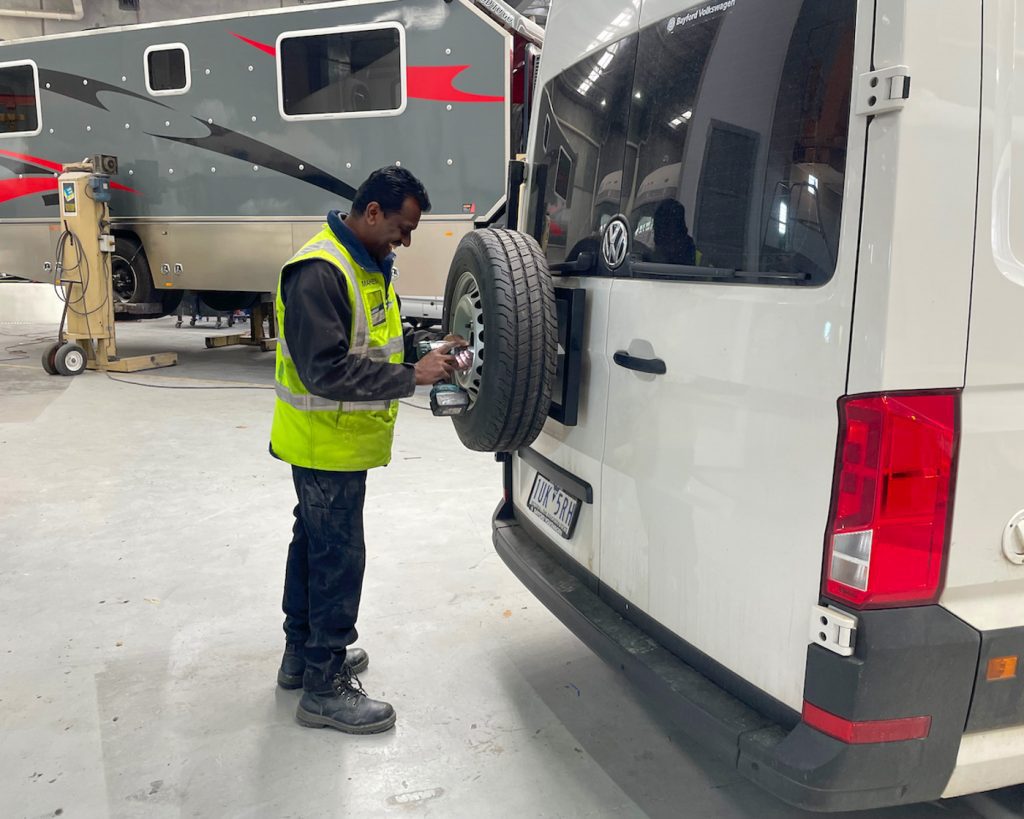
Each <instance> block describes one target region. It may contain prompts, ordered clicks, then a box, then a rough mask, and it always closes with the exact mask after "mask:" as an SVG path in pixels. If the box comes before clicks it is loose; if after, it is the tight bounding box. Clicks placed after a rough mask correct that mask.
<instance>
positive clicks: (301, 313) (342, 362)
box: [270, 167, 465, 734]
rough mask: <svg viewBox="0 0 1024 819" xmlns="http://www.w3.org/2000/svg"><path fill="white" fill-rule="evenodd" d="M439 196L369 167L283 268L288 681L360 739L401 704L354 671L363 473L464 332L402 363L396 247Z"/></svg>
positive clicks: (304, 708)
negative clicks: (290, 504) (343, 203)
mask: <svg viewBox="0 0 1024 819" xmlns="http://www.w3.org/2000/svg"><path fill="white" fill-rule="evenodd" d="M428 210H430V199H429V197H428V196H427V192H426V190H425V189H424V188H423V185H422V184H421V183H420V181H419V180H418V179H416V177H415V176H413V175H412V174H411V173H409V171H407V170H405V169H404V168H401V167H389V168H382V169H381V170H378V171H375V172H374V173H372V174H370V176H369V178H368V179H367V180H366V181H365V182H364V183H363V184H362V185H361V186H360V188H359V190H358V191H356V195H355V199H354V200H353V202H352V212H351V213H350V214H348V215H347V216H342V214H341V213H339V212H338V211H332V212H331V213H329V214H328V215H327V224H326V225H325V226H324V228H323V229H322V230H321V231H320V232H319V233H318V234H317V235H316V236H314V237H313V238H312V239H310V240H309V241H308V242H307V243H306V245H305V246H304V247H303V248H302V249H301V250H299V252H298V253H296V254H295V256H293V257H292V258H291V259H290V260H289V261H288V262H286V263H285V265H284V267H283V268H282V270H281V280H280V282H279V285H278V289H277V319H278V326H279V327H280V328H281V329H282V330H283V333H284V338H283V339H282V340H281V341H280V342H279V344H278V349H277V372H276V381H277V385H276V390H277V402H276V405H275V408H274V422H273V427H272V429H271V434H270V448H271V453H272V454H273V455H275V456H276V457H278V458H280V459H281V460H283V461H286V462H288V463H290V464H291V465H292V477H293V481H294V484H295V493H296V495H297V497H298V505H297V506H296V507H295V524H294V527H293V530H292V541H291V545H290V546H289V549H288V563H287V566H286V570H285V587H284V606H283V607H284V613H285V621H284V631H285V640H286V643H285V653H284V657H283V659H282V661H281V668H280V670H279V672H278V676H277V680H278V684H279V685H281V686H282V687H283V688H299V687H300V686H301V687H302V688H303V689H304V691H303V694H302V699H301V700H300V701H299V707H298V711H297V712H296V718H297V719H298V721H299V722H300V723H301V724H303V725H306V726H309V727H313V728H322V727H324V726H329V727H332V728H337V729H339V730H341V731H347V732H349V733H357V734H369V733H377V732H379V731H386V730H388V729H389V728H391V727H392V726H393V725H394V724H395V711H394V709H393V708H392V707H391V705H389V704H388V703H386V702H381V701H378V700H373V699H370V698H369V697H368V696H367V695H366V692H365V691H363V688H362V686H361V685H360V683H359V679H358V677H357V676H356V674H357V673H359V672H361V671H362V670H363V669H365V668H366V667H367V665H368V664H369V658H368V657H367V655H366V652H365V651H363V650H362V649H358V648H351V647H350V646H351V644H352V643H353V642H354V641H355V639H356V627H355V626H356V616H357V614H358V611H359V598H360V593H361V591H362V585H363V569H364V566H365V562H366V554H365V546H364V543H363V500H364V496H365V489H366V470H368V469H372V468H374V467H378V466H385V465H387V463H388V461H389V460H390V458H391V442H392V437H393V434H394V424H395V416H396V414H397V412H398V399H400V398H403V397H405V396H409V395H412V394H413V392H414V390H415V388H416V385H417V384H433V383H435V382H437V381H440V380H441V379H443V378H445V377H447V376H448V375H450V374H451V372H452V370H453V369H454V367H455V366H456V361H455V358H453V357H452V356H451V355H449V354H448V351H449V350H450V348H451V347H452V346H454V345H457V344H459V343H462V344H465V342H464V341H462V340H461V339H457V338H456V337H454V336H450V337H449V341H450V343H448V344H446V345H444V346H442V347H441V349H439V350H435V351H434V352H431V353H430V354H429V355H427V356H425V357H424V358H422V359H420V360H419V361H418V362H417V363H416V365H415V366H412V365H409V364H405V363H403V362H404V358H405V341H404V339H403V330H402V321H401V318H400V315H399V306H398V299H397V297H396V296H395V292H394V290H393V289H392V285H391V277H392V262H393V259H394V255H393V253H392V251H393V250H394V249H395V248H397V247H399V246H400V245H401V246H404V247H408V246H409V245H410V244H411V242H412V232H413V231H414V230H415V229H416V227H417V225H418V224H419V221H420V214H421V213H423V212H424V211H428Z"/></svg>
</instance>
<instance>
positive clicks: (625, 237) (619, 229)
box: [601, 216, 629, 270]
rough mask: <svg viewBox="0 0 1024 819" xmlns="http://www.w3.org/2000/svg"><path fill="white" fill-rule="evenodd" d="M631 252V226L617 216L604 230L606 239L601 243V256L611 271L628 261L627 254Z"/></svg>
mask: <svg viewBox="0 0 1024 819" xmlns="http://www.w3.org/2000/svg"><path fill="white" fill-rule="evenodd" d="M628 250H629V226H628V225H627V224H626V220H625V219H624V218H623V217H621V216H616V217H615V218H614V219H612V220H611V221H610V222H609V223H608V227H606V228H605V229H604V239H603V240H602V241H601V255H602V256H603V257H604V263H605V264H606V265H607V266H608V269H609V270H615V269H616V268H617V267H619V266H620V265H621V264H622V263H623V262H624V261H626V252H627V251H628Z"/></svg>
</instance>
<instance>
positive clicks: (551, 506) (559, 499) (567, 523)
mask: <svg viewBox="0 0 1024 819" xmlns="http://www.w3.org/2000/svg"><path fill="white" fill-rule="evenodd" d="M527 506H529V508H530V511H531V512H533V513H534V514H536V515H539V516H540V517H541V518H543V519H544V522H545V523H547V524H548V525H549V526H550V527H551V528H552V529H554V530H555V531H556V532H558V534H560V535H561V536H562V537H564V538H566V539H567V540H568V539H569V538H571V537H572V530H573V529H574V528H576V519H577V518H578V517H579V513H580V501H579V498H574V497H573V496H572V495H570V494H569V493H568V492H565V491H564V490H563V489H562V488H561V487H559V486H558V485H556V484H555V483H553V482H552V481H550V480H548V479H547V478H545V477H544V476H543V475H541V474H540V473H539V472H538V473H537V475H536V477H535V478H534V479H533V489H531V490H530V499H529V501H528V502H527Z"/></svg>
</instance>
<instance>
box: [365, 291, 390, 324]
mask: <svg viewBox="0 0 1024 819" xmlns="http://www.w3.org/2000/svg"><path fill="white" fill-rule="evenodd" d="M366 300H367V302H368V303H369V305H370V324H372V325H373V326H374V327H376V326H377V325H379V324H383V323H384V322H385V321H387V320H388V311H387V308H386V307H385V306H384V294H383V293H382V292H381V291H380V290H375V291H371V292H369V293H367V294H366Z"/></svg>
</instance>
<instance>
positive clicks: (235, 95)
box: [0, 0, 539, 321]
mask: <svg viewBox="0 0 1024 819" xmlns="http://www.w3.org/2000/svg"><path fill="white" fill-rule="evenodd" d="M75 5H76V7H77V8H79V10H80V11H81V3H80V2H78V3H76V4H75ZM183 5H184V4H183ZM196 5H197V4H194V3H193V4H191V7H195V6H196ZM199 5H202V6H204V7H208V8H216V7H217V5H218V4H216V3H214V4H199ZM236 5H237V4H236ZM264 5H266V4H264ZM3 14H4V15H10V14H23V15H29V14H32V12H27V11H26V12H10V11H7V12H3ZM38 14H39V15H41V16H43V17H46V16H47V13H43V12H39V13H38ZM111 14H113V12H112V13H111ZM503 15H504V16H503ZM49 16H51V17H55V16H56V17H59V16H60V15H58V14H52V13H51V14H49ZM64 16H65V17H66V16H68V15H64ZM4 19H7V18H6V17H0V20H4ZM99 22H100V23H102V22H103V20H100V21H99ZM538 31H539V29H538V28H537V27H536V26H535V25H533V24H532V23H530V21H528V20H525V18H522V17H521V15H517V14H516V13H515V12H514V11H512V10H511V9H510V8H509V7H507V6H506V5H505V4H504V3H500V2H496V0H481V2H479V3H477V2H471V1H470V0H402V2H395V0H349V2H333V3H323V4H319V5H308V6H286V7H284V8H274V9H261V10H256V11H248V12H244V13H234V14H222V15H216V16H210V17H186V18H183V19H175V20H168V21H162V22H153V23H143V24H135V25H123V26H119V25H105V26H103V27H100V28H96V29H91V30H87V31H70V32H64V33H56V34H47V36H36V37H22V38H21V39H11V40H8V41H5V42H0V272H2V273H4V274H8V275H14V276H20V277H25V278H30V279H34V280H37V281H50V280H52V279H53V276H54V270H53V261H54V246H55V243H56V238H57V235H58V232H59V224H58V221H59V220H58V201H57V182H56V174H57V173H59V171H60V169H61V166H62V165H63V164H64V163H69V162H76V161H80V160H82V158H83V157H91V156H94V155H100V154H104V155H112V156H114V157H116V158H117V170H116V173H115V174H113V176H112V187H113V201H112V202H111V214H112V216H111V222H112V224H111V230H112V232H113V233H114V235H115V236H116V239H117V246H116V252H115V254H114V256H113V259H112V261H113V264H112V277H113V280H114V292H115V294H116V296H117V298H118V309H119V310H123V311H127V312H131V313H134V314H137V315H160V314H165V313H167V312H169V311H171V310H173V309H174V307H175V305H176V304H177V303H178V301H179V300H180V298H181V295H182V293H183V292H184V291H186V290H189V291H194V292H196V293H198V294H199V295H200V297H201V298H203V299H204V300H205V301H206V302H207V303H208V304H209V305H210V306H211V307H213V308H215V309H229V308H233V307H245V306H248V305H249V304H251V303H252V302H253V301H254V299H255V298H256V297H257V296H258V294H259V293H261V292H273V290H274V289H275V288H276V285H277V275H278V272H279V270H280V266H281V264H282V262H283V261H284V260H286V259H287V258H289V257H290V256H291V255H292V254H293V253H294V251H295V250H296V249H297V248H299V247H301V245H302V244H303V243H304V242H305V241H306V239H308V238H309V236H311V235H312V234H313V233H315V232H316V231H317V230H318V229H319V225H320V223H321V222H322V221H323V219H324V215H325V214H326V213H327V211H328V210H331V209H334V208H340V209H342V210H344V209H345V207H346V206H347V204H348V203H349V202H350V201H351V198H352V196H353V194H354V191H355V189H356V187H357V186H358V185H359V183H360V182H361V181H362V180H363V179H364V178H366V176H367V175H368V174H369V173H370V172H371V171H373V170H374V169H376V168H379V167H382V166H385V165H390V164H401V165H403V166H405V167H407V168H409V169H410V170H412V171H413V172H414V173H415V174H417V175H418V176H419V177H420V178H421V179H422V180H423V182H424V184H425V185H426V187H427V189H428V191H429V193H430V196H431V200H432V203H433V209H432V211H431V212H430V213H429V214H427V215H425V217H424V219H423V221H422V223H421V225H420V228H419V230H418V231H417V232H416V241H415V243H414V244H413V245H412V247H410V248H407V249H403V251H402V252H401V254H400V258H399V260H398V263H397V265H396V266H397V268H398V269H399V271H400V276H399V278H398V280H397V282H396V285H397V290H398V292H399V294H400V296H401V297H402V300H403V311H404V313H405V315H406V316H408V317H409V318H412V319H419V320H422V321H431V320H436V319H439V318H440V315H441V296H442V293H443V288H444V279H445V274H446V272H447V266H448V262H449V261H450V260H451V257H452V253H453V251H454V248H455V246H456V245H457V243H458V241H459V239H460V238H461V237H462V236H463V235H464V234H465V233H466V232H467V231H469V230H472V229H473V228H474V227H475V226H481V225H486V224H490V223H492V222H494V221H495V220H496V219H499V218H500V217H501V216H502V214H503V213H504V191H505V173H506V166H507V162H508V160H509V158H510V156H511V155H512V154H513V153H514V152H518V151H521V150H522V136H523V126H522V110H523V105H524V100H525V95H526V93H527V92H528V88H529V77H528V72H527V69H528V68H529V66H530V65H532V62H531V58H530V57H529V54H528V52H527V43H528V41H529V40H532V41H534V42H536V41H537V39H538V35H537V32H538Z"/></svg>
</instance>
